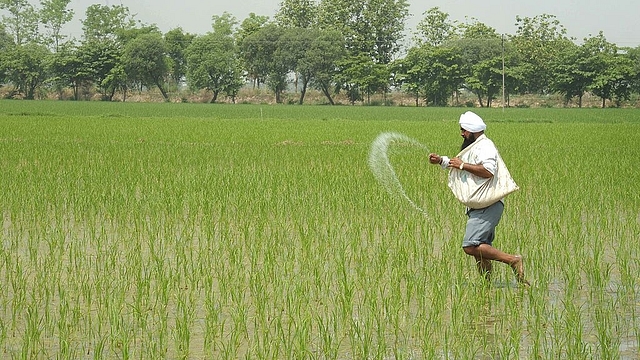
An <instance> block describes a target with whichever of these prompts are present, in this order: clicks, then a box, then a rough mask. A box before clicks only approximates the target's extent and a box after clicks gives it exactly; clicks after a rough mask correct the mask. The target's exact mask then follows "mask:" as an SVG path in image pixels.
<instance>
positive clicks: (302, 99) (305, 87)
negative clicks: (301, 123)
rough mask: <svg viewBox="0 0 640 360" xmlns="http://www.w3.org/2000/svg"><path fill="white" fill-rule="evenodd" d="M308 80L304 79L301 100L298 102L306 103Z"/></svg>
mask: <svg viewBox="0 0 640 360" xmlns="http://www.w3.org/2000/svg"><path fill="white" fill-rule="evenodd" d="M307 83H308V82H307V81H304V80H303V81H302V89H301V90H300V101H298V104H300V105H302V103H304V95H305V94H306V93H307Z"/></svg>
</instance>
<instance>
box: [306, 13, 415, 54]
mask: <svg viewBox="0 0 640 360" xmlns="http://www.w3.org/2000/svg"><path fill="white" fill-rule="evenodd" d="M408 8H409V4H408V2H407V1H406V0H365V1H351V0H323V1H322V2H321V3H320V5H319V7H318V21H319V26H320V28H324V29H335V30H338V31H340V32H341V33H342V34H343V35H344V38H345V45H346V48H347V51H348V54H349V56H351V57H352V58H358V57H360V55H361V54H367V55H368V56H369V57H371V59H373V61H374V62H376V63H380V64H389V63H390V62H391V61H392V59H393V57H394V56H395V55H396V54H397V52H398V51H399V50H400V43H401V41H402V39H403V37H404V27H405V22H406V19H407V18H408V16H409V10H408Z"/></svg>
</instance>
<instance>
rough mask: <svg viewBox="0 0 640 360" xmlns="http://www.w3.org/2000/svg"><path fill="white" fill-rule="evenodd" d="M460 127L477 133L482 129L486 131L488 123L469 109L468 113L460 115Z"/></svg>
mask: <svg viewBox="0 0 640 360" xmlns="http://www.w3.org/2000/svg"><path fill="white" fill-rule="evenodd" d="M460 127H461V128H463V129H465V130H467V131H469V132H472V133H477V132H480V131H484V130H485V129H486V128H487V125H486V124H485V123H484V121H482V118H481V117H480V116H478V115H477V114H476V113H473V112H471V111H467V112H466V113H464V114H462V115H460Z"/></svg>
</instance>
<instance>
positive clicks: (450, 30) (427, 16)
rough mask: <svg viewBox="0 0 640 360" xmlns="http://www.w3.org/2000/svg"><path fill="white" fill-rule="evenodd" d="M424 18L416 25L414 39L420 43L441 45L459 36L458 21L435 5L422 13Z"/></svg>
mask: <svg viewBox="0 0 640 360" xmlns="http://www.w3.org/2000/svg"><path fill="white" fill-rule="evenodd" d="M422 16H423V18H422V20H420V22H419V23H418V26H417V27H416V32H415V35H414V40H415V41H416V43H417V44H418V46H420V45H430V46H441V45H443V44H444V43H446V42H447V41H450V40H453V39H455V38H456V37H457V29H456V22H455V21H451V20H450V19H449V14H447V13H445V12H443V11H441V10H440V8H438V7H433V8H431V9H429V10H427V11H425V12H424V14H422Z"/></svg>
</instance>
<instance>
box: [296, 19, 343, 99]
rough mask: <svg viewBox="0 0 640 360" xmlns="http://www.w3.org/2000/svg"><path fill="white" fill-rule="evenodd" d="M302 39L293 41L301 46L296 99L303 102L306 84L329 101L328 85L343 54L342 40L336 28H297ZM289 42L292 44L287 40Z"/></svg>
mask: <svg viewBox="0 0 640 360" xmlns="http://www.w3.org/2000/svg"><path fill="white" fill-rule="evenodd" d="M298 35H299V36H300V37H301V40H302V39H304V40H303V41H299V42H297V43H294V45H295V47H298V48H299V49H300V50H301V53H300V55H299V56H298V58H297V61H296V67H295V70H296V71H297V72H298V73H299V74H300V75H301V79H302V90H301V92H300V99H299V101H298V103H299V104H300V105H302V103H303V102H304V97H305V94H306V91H307V87H308V85H310V84H311V85H313V86H314V87H315V88H317V89H319V90H320V91H322V93H323V94H324V95H325V97H326V98H327V100H328V101H329V103H330V104H331V105H334V101H333V98H332V96H331V87H332V84H333V83H334V78H335V75H336V72H337V65H336V64H337V63H338V62H339V61H340V60H341V59H342V58H343V57H344V41H343V39H342V36H341V35H340V33H338V32H337V31H333V30H317V29H299V30H298ZM290 45H291V44H290Z"/></svg>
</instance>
